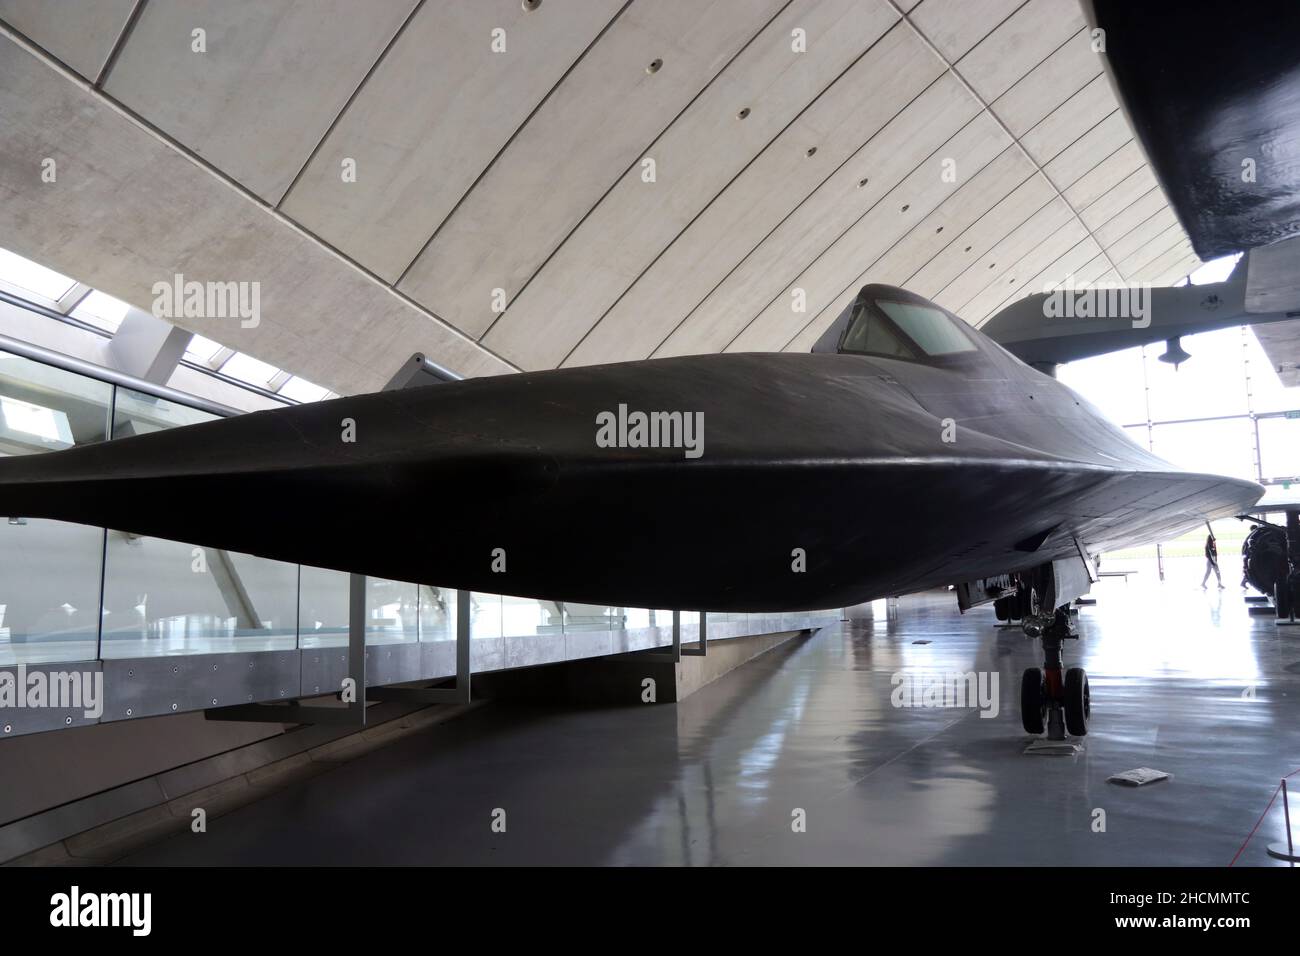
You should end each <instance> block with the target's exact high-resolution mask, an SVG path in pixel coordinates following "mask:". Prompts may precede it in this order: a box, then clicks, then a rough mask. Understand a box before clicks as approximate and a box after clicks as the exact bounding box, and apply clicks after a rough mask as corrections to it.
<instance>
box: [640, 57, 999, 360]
mask: <svg viewBox="0 0 1300 956" xmlns="http://www.w3.org/2000/svg"><path fill="white" fill-rule="evenodd" d="M943 78H944V74H943V73H940V74H939V75H937V77H935V79H932V81H931V82H930V83H928V85H927V86H926V88H924V90H922V91H920V92H918V94H917V95H915V96H914V98H913V99H911V100H909V101H907V105H906V107H904V108H902V109H901V111H898V113H896V114H894V116H893V117H891V118H889V122H887V124H885V125H884V126H881V127H880V129H879V130H876V131H875V133H872V134H871V135H870V137H868V138H867V140H866V142H865V143H862V146H859V147H858V148H857V150H854V151H853V152H852V153H849V155H848V156H845V159H844V161H842V163H841V164H840V165H837V166H836V168H835V169H832V170H831V172H829V173H828V174H827V176H826V177H824V178H823V179H822V182H819V183H818V185H816V186H814V187H813V191H811V193H809V194H807V195H806V196H803V199H801V200H800V203H798V204H797V206H796V207H794V208H793V209H790V211H789V212H788V213H787V215H785V216H783V217H781V220H780V222H777V224H776V225H774V226H772V228H771V229H770V230H768V232H767V233H766V234H764V235H763V237H762V238H761V239H759V241H758V242H755V243H754V245H753V246H751V247H750V250H749V251H748V252H746V254H745V255H744V256H741V258H740V260H738V261H737V263H736V264H735V265H732V267H731V268H729V269H728V271H727V272H725V273H724V274H723V277H722V278H719V280H718V282H716V284H714V286H712V287H711V289H710V290H708V291H707V293H706V294H705V295H703V298H701V299H699V302H697V303H695V304H694V306H692V307H690V310H689V311H688V312H686V313H685V315H684V316H682V317H681V320H680V321H679V323H677V324H676V325H673V326H672V329H669V330H668V334H666V336H664V337H663V338H662V339H660V341H659V343H658V345H656V346H655V347H654V349H651V350H650V358H654V354H655V352H656V351H659V350H660V349H662V347H663V345H664V342H667V341H668V339H669V338H672V337H673V334H676V332H677V329H680V328H681V326H682V325H685V324H686V323H688V321H690V316H693V315H694V313H695V312H698V311H699V307H701V306H703V304H705V303H706V302H707V300H708V298H710V297H711V295H712V294H714V293H715V291H718V289H719V287H722V285H723V284H724V282H725V281H727V280H728V278H731V276H732V274H735V272H736V271H737V269H738V268H741V267H742V265H744V264H745V263H746V261H749V259H750V256H753V255H754V254H755V252H757V251H758V250H759V248H761V247H762V246H763V243H764V242H767V241H768V239H770V238H771V237H772V234H774V233H776V230H777V229H780V228H781V226H783V225H784V224H785V221H787V220H789V219H790V217H792V216H794V215H796V213H798V211H800V209H802V208H803V206H805V204H806V203H809V202H810V200H811V199H813V198H814V196H815V195H816V194H818V191H819V190H820V189H822V187H823V186H826V183H827V182H829V181H831V178H832V177H835V176H836V173H839V172H840V170H841V169H844V166H846V165H848V164H849V163H853V161H854V160H855V159H859V157H861V155H862V151H863V150H866V148H867V147H870V146H871V144H872V143H874V142H875V140H876V139H878V138H879V137H881V135H884V134H885V131H887V130H888V129H889V125H891V124H892V122H893V121H894V120H896V118H898V117H900V116H902V113H905V112H906V111H907V108H909V107H911V104H913V103H915V101H917V100H918V99H920V98H922V96H923V95H924V94H926V92H927V91H930V90H931V88H932V87H933V86H935V83H939V82H940V81H941V79H943ZM978 118H979V113H976V114H975V116H974V117H971V118H970V120H967V121H966V122H965V124H962V126H961V129H958V130H957V133H954V134H953V135H952V137H949V138H948V139H945V140H944V142H943V144H940V146H939V147H937V148H936V150H935V151H933V152H931V153H930V155H927V156H926V157H924V159H923V160H922V161H920V163H918V164H917V165H915V166H913V168H911V169H909V170H907V172H906V173H904V176H901V177H900V178H898V179H897V181H894V182H893V183H892V185H891V186H889V190H888V191H887V193H884V194H883V195H881V196H880V198H879V199H878V200H876V202H874V203H872V204H871V206H870V207H868V208H867V209H866V211H863V213H862V215H861V216H858V217H857V219H855V220H853V222H850V224H849V225H848V226H846V228H845V229H844V232H841V233H840V234H839V235H836V237H835V238H833V239H832V241H831V242H829V243H827V245H826V246H824V247H823V248H822V251H820V252H818V254H816V255H815V256H813V259H810V260H809V261H807V264H806V265H803V268H801V269H800V271H798V272H796V273H794V276H796V278H797V277H798V276H801V274H803V272H806V271H807V269H809V268H810V267H811V265H813V264H814V263H816V261H818V260H819V259H820V258H822V256H823V255H826V252H827V250H829V248H831V246H833V245H835V243H836V242H839V241H840V239H841V238H842V237H844V234H845V233H848V232H849V230H850V229H853V228H854V226H855V225H857V224H858V222H859V221H862V219H863V217H865V216H867V215H868V213H870V212H871V211H872V209H875V208H876V207H878V206H880V203H883V202H884V200H885V199H888V198H889V194H891V193H893V190H894V189H897V187H898V185H900V183H902V182H905V181H906V179H907V177H909V176H911V174H913V173H915V172H917V170H918V169H920V168H922V166H924V165H926V164H927V163H930V161H931V159H933V156H935V155H936V153H939V152H940V151H941V150H944V147H946V146H948V144H949V143H950V142H952V140H953V139H954V138H956V137H957V134H958V133H961V131H962V130H965V129H966V127H967V126H970V125H971V124H972V122H975V120H978ZM783 293H784V289H783V290H781V291H780V293H777V294H776V295H774V297H772V298H771V299H770V300H768V302H767V303H764V304H763V308H761V310H758V312H755V313H754V315H753V317H750V320H749V321H748V323H745V325H744V328H741V330H740V332H737V333H736V334H735V336H732V338H731V341H728V342H727V345H728V346H729V345H731V343H732V342H735V341H736V339H737V338H740V337H741V336H742V334H745V330H746V329H748V328H749V326H750V325H753V324H754V321H755V320H757V319H758V316H761V315H763V312H764V311H767V308H768V306H771V304H772V303H774V302H776V299H779V298H781V295H783ZM725 350H727V346H724V347H723V351H725Z"/></svg>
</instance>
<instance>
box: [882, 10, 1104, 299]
mask: <svg viewBox="0 0 1300 956" xmlns="http://www.w3.org/2000/svg"><path fill="white" fill-rule="evenodd" d="M889 2H890V3H891V4H893V7H894V9H895V10H897V11H898V14H899V16H901V17H902V18H903V22H904V23H906V24H907V25H908V26H909V27H911V29H912V30H913V31H914V32H915V33H916V35H917V36H918V37H920V38H921V40H922V41H923V42H924V43H925V44H926V46H928V47H929V48H930V49H931V50H932V51H933V52H934V55H935V56H937V57H939V59H940V60H941V61H942V62H943V63H944V64H945V65H946V66H947V68H948V70H949V71H950V72H951V73H952V75H953V76H955V77H956V78H957V80H958V81H959V82H960V83H961V84H962V85H963V86H965V87H966V89H967V90H968V91H969V92H970V95H971V96H973V97H975V98H976V99H977V100H978V101H979V103H980V105H981V106H982V107H983V108H984V110H985V111H986V112H987V113H988V114H989V116H991V117H992V118H993V119H994V120H995V121H996V122H997V124H998V125H999V126H1001V127H1002V129H1003V131H1004V132H1005V133H1006V134H1007V135H1008V136H1010V137H1011V139H1012V140H1013V141H1014V142H1015V144H1016V145H1017V146H1018V147H1019V148H1020V150H1021V151H1022V152H1023V153H1024V154H1025V158H1026V159H1028V160H1029V161H1030V162H1031V163H1033V164H1034V167H1035V168H1036V169H1037V170H1038V172H1039V175H1041V176H1042V177H1043V179H1045V180H1046V181H1047V183H1048V185H1049V186H1051V187H1052V189H1053V190H1055V192H1056V194H1057V195H1058V196H1060V198H1061V202H1063V203H1065V205H1066V208H1068V209H1069V210H1070V212H1071V213H1072V214H1073V215H1074V218H1075V219H1076V220H1077V221H1078V223H1079V225H1081V226H1082V227H1083V228H1084V229H1086V230H1088V233H1089V234H1091V233H1092V230H1090V229H1088V224H1087V223H1085V222H1084V221H1083V219H1082V218H1080V216H1079V211H1078V210H1077V209H1075V208H1074V206H1072V205H1070V202H1069V200H1067V199H1066V198H1065V196H1064V195H1063V194H1062V192H1061V190H1060V189H1059V188H1058V187H1057V185H1056V183H1054V182H1052V178H1051V177H1050V176H1048V175H1047V173H1046V172H1045V171H1044V170H1043V167H1042V165H1041V164H1040V163H1039V162H1038V160H1036V159H1035V158H1034V157H1033V156H1031V155H1030V153H1029V150H1028V149H1026V148H1025V146H1024V144H1023V143H1021V142H1020V139H1019V137H1017V136H1016V135H1015V134H1013V133H1012V132H1011V130H1010V129H1009V128H1008V127H1007V124H1006V123H1005V122H1003V120H1002V117H1000V116H998V115H997V113H995V112H994V111H993V109H992V107H990V106H989V104H988V102H987V101H986V100H985V99H984V97H983V96H981V95H980V94H979V93H978V92H977V91H976V90H975V88H974V87H973V86H971V84H970V83H969V82H968V81H967V80H966V77H964V76H962V74H961V72H960V71H959V70H958V69H957V67H956V66H954V65H953V63H952V62H951V61H950V60H949V59H948V58H947V57H946V56H944V55H943V53H942V52H941V51H940V50H939V48H938V47H937V46H935V45H934V42H933V41H932V40H931V39H930V38H929V37H928V36H926V35H925V33H924V32H923V31H922V30H921V28H920V27H918V26H917V25H916V24H915V23H913V22H912V18H911V17H910V16H909V15H908V14H906V13H904V12H903V11H902V9H901V8H900V7H899V6H898V3H897V2H896V0H889ZM1067 42H1068V41H1067ZM1040 62H1041V61H1040ZM1037 66H1038V64H1035V68H1036V67H1037ZM1023 78H1024V77H1023V76H1022V77H1021V79H1023ZM1013 85H1014V84H1013ZM1049 115H1050V114H1049ZM1097 245H1098V246H1101V243H1097ZM1102 255H1106V250H1105V247H1104V246H1103V247H1102ZM1106 261H1107V262H1110V257H1109V256H1106ZM1111 268H1115V264H1114V263H1113V262H1112V263H1111ZM1115 272H1116V274H1117V275H1120V277H1121V279H1122V278H1123V276H1122V274H1120V272H1119V270H1118V269H1115Z"/></svg>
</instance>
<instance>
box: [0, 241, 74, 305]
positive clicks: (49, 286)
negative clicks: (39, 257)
mask: <svg viewBox="0 0 1300 956" xmlns="http://www.w3.org/2000/svg"><path fill="white" fill-rule="evenodd" d="M0 280H2V281H4V282H7V283H9V284H10V285H14V286H17V287H18V288H19V289H22V290H24V291H26V292H31V293H34V294H36V295H38V296H40V297H41V298H43V299H49V300H51V301H53V302H57V301H58V300H59V299H61V298H63V296H65V295H66V294H67V293H68V290H69V289H71V288H72V287H73V286H74V285H76V282H74V281H73V280H72V279H69V278H68V277H67V276H65V275H60V274H59V273H57V272H55V271H54V270H53V269H47V268H45V266H42V265H38V264H37V263H35V262H32V261H31V260H30V259H24V258H23V257H22V256H19V255H15V254H14V253H12V252H10V251H8V250H7V249H0Z"/></svg>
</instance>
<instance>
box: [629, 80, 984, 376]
mask: <svg viewBox="0 0 1300 956" xmlns="http://www.w3.org/2000/svg"><path fill="white" fill-rule="evenodd" d="M979 109H980V107H979V104H978V103H977V102H976V101H975V99H974V97H972V96H970V95H968V94H966V92H965V90H964V89H963V88H962V86H961V84H960V83H959V82H958V81H957V79H956V78H955V77H953V76H952V75H950V74H945V75H943V76H941V77H940V78H939V79H938V80H936V81H935V83H934V84H933V85H931V86H930V87H929V88H928V89H927V90H926V91H925V92H924V93H922V94H921V95H920V96H918V97H917V98H916V99H915V100H913V101H912V103H911V104H910V105H909V106H908V107H907V109H905V110H903V112H902V113H900V114H898V116H896V117H894V118H893V119H892V120H890V122H889V123H888V125H886V126H885V128H884V129H882V130H881V131H880V132H879V133H877V134H876V135H875V136H874V137H873V138H872V139H871V141H870V142H868V143H866V144H865V145H864V146H863V147H862V148H861V149H860V150H858V152H857V153H856V154H854V156H853V157H851V158H850V159H849V160H848V161H847V162H846V163H845V164H844V165H843V166H841V167H840V168H839V169H838V170H836V171H835V172H834V173H833V174H832V175H831V176H830V177H829V178H828V179H827V180H826V181H825V182H824V183H822V185H821V186H819V187H818V189H817V191H816V192H814V193H813V194H812V195H811V196H809V197H808V199H807V200H805V201H804V202H803V203H802V204H801V205H800V206H799V207H798V208H797V209H795V210H794V212H792V213H791V214H790V216H789V217H788V218H786V219H785V220H784V221H783V222H782V223H781V224H780V225H778V226H777V227H776V228H775V229H774V230H772V232H770V233H769V234H768V235H767V236H765V237H764V238H763V240H762V241H761V242H760V243H759V244H758V246H756V247H755V248H754V250H753V251H752V252H750V254H749V255H747V256H746V257H745V259H744V260H743V261H742V262H741V263H740V264H739V265H738V266H736V268H735V269H733V270H732V271H731V272H730V273H728V274H727V276H726V277H725V278H724V279H723V280H722V281H721V282H720V283H718V285H717V286H715V287H714V289H713V290H712V291H711V292H710V293H709V294H708V296H707V297H706V298H705V300H704V301H703V302H701V303H700V304H699V305H698V306H697V307H696V308H695V309H694V310H693V311H692V312H691V313H690V314H689V315H688V316H687V317H686V318H685V319H683V321H682V322H681V323H680V324H679V325H678V326H677V328H676V329H674V330H672V332H671V334H670V335H669V336H668V337H667V339H666V340H665V341H664V342H663V344H662V345H661V346H660V347H659V348H657V349H656V350H655V351H654V352H653V353H652V354H653V355H656V356H658V355H688V354H698V353H702V352H718V351H721V350H722V349H724V348H725V347H726V346H727V344H728V343H729V342H730V341H731V340H732V338H733V337H734V336H735V335H736V334H737V333H738V332H740V330H741V329H742V328H744V327H745V324H746V323H747V322H748V321H749V320H750V319H751V318H753V316H754V315H756V314H757V313H759V312H761V311H762V310H763V309H764V308H766V307H767V306H768V304H770V303H771V302H772V301H773V300H774V299H775V298H777V297H778V296H781V295H782V294H783V293H784V292H785V289H786V286H787V285H788V284H789V283H790V282H791V281H793V280H794V279H795V278H796V277H797V276H798V275H799V273H800V272H801V271H802V270H803V269H804V268H805V267H806V266H808V265H809V264H810V263H812V262H813V261H814V260H815V259H816V258H817V257H818V255H820V254H821V253H822V252H823V251H824V250H825V249H826V247H827V246H828V245H830V244H831V243H832V242H834V241H835V240H836V239H837V238H838V237H839V236H840V235H842V234H843V233H844V232H845V231H846V230H848V229H849V228H850V227H851V226H853V224H854V223H855V222H857V221H858V220H859V219H860V218H861V217H862V216H864V215H866V213H867V212H868V210H870V209H871V208H872V207H873V206H874V205H875V204H876V203H877V202H879V201H880V199H881V198H882V197H883V196H885V195H886V193H888V192H889V191H890V190H891V189H892V188H893V187H894V186H896V185H897V184H898V183H899V182H901V181H902V180H903V179H904V177H906V176H908V175H909V174H911V173H912V172H913V171H914V170H915V169H917V168H918V167H919V166H921V165H922V164H923V163H926V164H929V165H930V166H931V167H932V169H931V173H932V175H933V177H934V181H936V182H939V181H941V177H942V175H943V163H944V161H945V160H946V159H950V160H952V162H953V174H954V175H956V174H957V172H958V171H959V169H958V166H957V163H958V155H950V154H960V155H961V156H962V158H964V156H965V155H966V149H965V144H964V143H962V142H960V141H958V142H956V143H954V144H953V145H952V148H951V149H950V148H948V147H946V146H945V144H946V143H948V141H949V140H950V139H952V138H953V136H954V135H955V134H956V133H957V131H958V130H960V129H961V128H962V127H963V126H965V125H966V124H967V123H968V122H969V121H970V120H971V119H972V118H973V117H974V116H975V115H976V114H977V113H978V112H979ZM1004 143H1005V140H1004ZM941 147H943V148H941ZM931 154H933V155H931Z"/></svg>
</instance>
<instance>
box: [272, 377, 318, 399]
mask: <svg viewBox="0 0 1300 956" xmlns="http://www.w3.org/2000/svg"><path fill="white" fill-rule="evenodd" d="M280 394H281V395H283V396H284V397H285V398H292V399H293V400H294V401H295V402H319V401H320V400H321V399H323V398H324V397H325V396H326V395H328V394H329V389H327V388H321V387H320V386H319V385H314V384H312V383H311V382H309V381H307V380H306V379H305V378H299V377H298V376H297V375H295V376H293V377H292V378H291V379H289V381H287V382H285V383H284V385H282V386H281V387H280Z"/></svg>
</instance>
